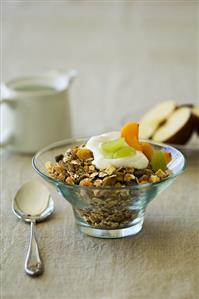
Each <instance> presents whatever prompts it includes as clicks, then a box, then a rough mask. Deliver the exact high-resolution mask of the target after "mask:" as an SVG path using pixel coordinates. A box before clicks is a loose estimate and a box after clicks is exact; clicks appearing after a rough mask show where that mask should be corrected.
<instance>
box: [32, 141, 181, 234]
mask: <svg viewBox="0 0 199 299" xmlns="http://www.w3.org/2000/svg"><path fill="white" fill-rule="evenodd" d="M85 141H86V140H85V139H78V140H77V139H68V140H63V141H60V142H57V143H54V144H52V145H49V146H48V147H46V148H44V149H42V150H41V151H39V152H38V153H37V154H36V155H35V156H34V157H33V161H32V164H33V168H34V169H35V170H36V172H37V173H38V174H39V175H40V176H41V177H42V178H43V179H45V180H46V181H47V182H48V183H50V184H51V185H53V186H54V187H55V188H56V189H57V191H58V193H59V194H61V195H62V196H63V197H64V198H65V199H66V200H67V201H68V202H69V203H70V204H71V205H72V207H73V212H74V217H75V221H76V224H77V225H78V226H79V229H80V230H81V231H82V232H83V233H86V234H87V235H90V236H93V237H99V238H121V237H126V236H130V235H135V234H137V233H138V232H139V231H140V230H141V229H142V226H143V222H144V213H145V209H146V206H147V205H148V203H149V202H150V201H151V200H152V199H153V198H154V197H155V196H156V195H157V194H159V193H160V192H161V191H163V190H164V189H166V188H167V187H168V186H169V185H170V184H171V183H172V182H173V181H174V180H175V178H176V177H177V176H178V175H180V174H181V173H182V171H183V170H184V169H185V165H186V162H185V158H184V156H183V154H182V153H181V152H180V151H178V150H177V149H175V148H174V147H171V146H168V145H163V144H157V143H153V142H150V143H151V144H152V145H153V147H154V148H156V149H161V150H164V151H167V152H171V153H172V161H171V162H170V163H169V165H168V167H169V169H170V170H171V171H172V175H170V176H169V177H167V178H165V179H164V180H162V181H160V182H156V183H149V184H144V185H133V186H125V187H113V186H111V187H93V186H91V187H87V186H79V185H73V186H70V185H67V184H64V183H63V182H61V181H58V180H56V179H53V178H51V177H50V176H49V175H48V173H47V171H46V169H45V164H46V162H47V161H54V158H55V156H56V155H59V154H64V153H65V151H66V150H67V149H68V148H71V147H74V146H75V145H80V144H82V143H85Z"/></svg>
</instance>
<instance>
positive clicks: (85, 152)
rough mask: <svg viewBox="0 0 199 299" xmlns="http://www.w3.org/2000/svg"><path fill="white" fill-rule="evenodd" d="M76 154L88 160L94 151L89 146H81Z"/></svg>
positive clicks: (81, 158)
mask: <svg viewBox="0 0 199 299" xmlns="http://www.w3.org/2000/svg"><path fill="white" fill-rule="evenodd" d="M76 155H77V157H78V158H79V159H80V160H87V159H89V158H92V157H93V153H92V152H91V151H90V150H89V149H87V148H79V149H78V150H77V152H76Z"/></svg>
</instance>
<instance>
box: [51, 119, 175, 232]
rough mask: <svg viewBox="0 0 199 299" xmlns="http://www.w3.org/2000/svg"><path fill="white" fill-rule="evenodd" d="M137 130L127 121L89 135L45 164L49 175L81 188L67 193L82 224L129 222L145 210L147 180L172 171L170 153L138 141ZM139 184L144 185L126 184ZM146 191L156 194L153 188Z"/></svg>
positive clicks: (118, 225)
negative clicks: (118, 129)
mask: <svg viewBox="0 0 199 299" xmlns="http://www.w3.org/2000/svg"><path fill="white" fill-rule="evenodd" d="M138 129H139V124H137V123H132V122H130V123H127V124H126V125H125V126H124V127H123V128H122V129H121V132H120V133H119V132H109V133H105V134H102V135H99V136H93V137H91V138H90V139H89V140H88V142H87V143H86V145H85V144H82V145H80V146H76V147H73V148H70V149H68V150H67V151H66V153H65V154H64V155H63V154H60V155H58V156H56V157H55V161H54V162H52V161H49V162H47V163H46V169H47V171H48V174H49V175H50V176H51V177H52V178H54V179H56V180H59V181H62V182H63V183H64V184H67V185H74V186H75V185H79V186H81V188H68V189H67V194H66V196H67V198H68V200H69V201H71V202H72V204H73V208H74V213H75V215H76V219H79V220H78V221H79V222H81V223H84V225H89V226H92V227H94V228H99V229H103V228H105V229H107V228H108V229H115V228H121V227H128V226H131V225H132V223H133V221H136V218H138V217H139V216H140V215H141V214H142V213H143V211H142V210H141V208H140V201H142V205H143V203H144V202H145V201H146V198H145V192H146V191H148V190H149V188H150V187H149V186H148V185H147V184H148V183H156V182H160V181H162V180H163V179H165V178H166V177H167V176H169V175H170V171H169V170H168V168H167V164H168V163H169V162H170V161H171V158H172V157H171V154H170V153H168V152H162V151H159V150H156V149H154V148H153V147H152V145H150V144H148V143H143V142H140V140H139V134H138V133H139V132H138ZM137 185H143V188H141V189H140V190H139V189H138V188H130V187H131V186H137ZM144 185H146V186H144ZM82 187H85V188H82ZM125 187H128V188H125ZM147 188H148V189H147ZM150 192H152V193H151V194H152V195H153V196H154V193H155V192H157V191H156V188H153V190H152V191H150ZM74 194H75V196H74ZM149 198H150V196H149Z"/></svg>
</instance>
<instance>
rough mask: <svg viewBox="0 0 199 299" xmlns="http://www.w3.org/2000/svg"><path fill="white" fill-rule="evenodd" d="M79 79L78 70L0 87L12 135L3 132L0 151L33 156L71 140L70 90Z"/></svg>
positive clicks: (45, 74) (37, 77)
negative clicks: (7, 148) (10, 116)
mask: <svg viewBox="0 0 199 299" xmlns="http://www.w3.org/2000/svg"><path fill="white" fill-rule="evenodd" d="M76 75H77V71H75V70H71V71H69V72H68V73H67V72H66V73H64V72H61V71H51V72H48V73H43V74H40V75H38V76H31V77H23V78H18V79H16V80H11V81H9V82H7V83H1V102H0V103H1V104H5V105H7V106H9V107H10V109H11V110H12V124H11V123H10V130H9V134H4V133H5V132H4V131H3V130H2V129H1V132H0V133H1V140H0V147H9V148H10V149H11V150H14V151H16V152H21V153H34V152H36V151H37V150H39V149H40V148H42V147H44V146H46V145H48V144H50V143H53V142H55V141H58V140H61V139H66V138H70V137H71V115H70V102H69V94H68V88H69V84H70V82H71V80H72V79H73V78H74V77H75V76H76ZM6 127H9V124H7V123H6ZM7 132H8V131H7ZM10 132H11V133H10Z"/></svg>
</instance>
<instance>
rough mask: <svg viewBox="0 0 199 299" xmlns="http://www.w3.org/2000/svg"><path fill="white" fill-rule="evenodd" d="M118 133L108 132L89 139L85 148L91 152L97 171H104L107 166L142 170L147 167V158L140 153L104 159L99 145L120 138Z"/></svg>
mask: <svg viewBox="0 0 199 299" xmlns="http://www.w3.org/2000/svg"><path fill="white" fill-rule="evenodd" d="M120 137H121V136H120V133H119V132H109V133H105V134H102V135H98V136H93V137H91V138H90V139H89V140H88V142H87V144H86V148H87V149H89V150H91V151H92V152H93V156H94V160H93V164H94V165H95V166H96V167H97V168H98V169H105V168H107V167H109V166H115V167H117V168H119V167H133V168H137V169H144V168H146V167H147V166H148V163H149V161H148V159H147V157H146V156H145V155H144V154H143V153H142V152H140V151H136V154H135V155H132V156H128V157H123V158H116V159H112V158H109V157H106V156H105V155H104V153H103V151H102V150H101V145H102V143H103V142H107V141H112V140H115V139H118V138H120Z"/></svg>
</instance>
